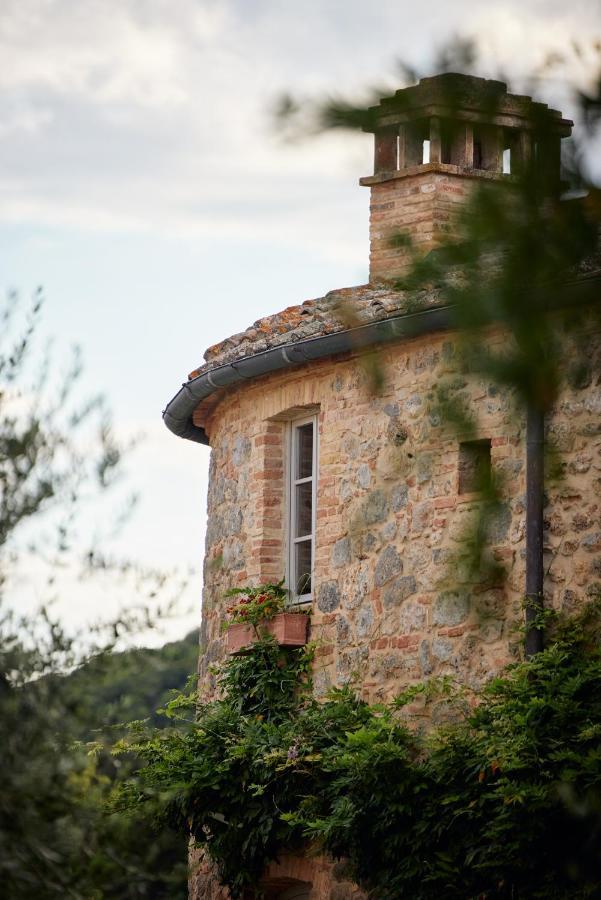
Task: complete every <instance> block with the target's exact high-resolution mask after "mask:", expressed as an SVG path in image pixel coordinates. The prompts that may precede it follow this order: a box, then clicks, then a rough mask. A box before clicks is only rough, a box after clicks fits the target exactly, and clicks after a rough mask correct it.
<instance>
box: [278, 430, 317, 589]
mask: <svg viewBox="0 0 601 900" xmlns="http://www.w3.org/2000/svg"><path fill="white" fill-rule="evenodd" d="M309 424H311V425H312V426H313V448H312V456H311V475H309V476H307V477H305V478H296V477H295V473H296V472H297V471H298V469H297V460H298V441H297V440H296V431H297V429H298V428H301V427H302V426H303V425H309ZM318 447H319V428H318V414H317V413H310V414H309V415H305V416H299V417H298V418H296V419H291V420H290V421H289V422H288V429H287V451H288V452H287V454H286V458H287V467H286V547H287V552H286V585H287V587H288V591H289V603H290V605H291V606H306V605H309V604H311V603H312V602H313V589H314V577H315V530H316V524H317V478H318V472H317V462H318ZM309 481H310V482H311V488H312V489H311V591H310V592H308V593H306V594H297V593H296V590H295V589H294V586H295V584H296V581H297V578H296V560H295V554H294V551H295V547H296V544H298V543H301V542H302V538H303V537H305V539H306V535H304V536H301V537H296V536H295V519H296V487H297V485H299V484H303V483H307V482H309Z"/></svg>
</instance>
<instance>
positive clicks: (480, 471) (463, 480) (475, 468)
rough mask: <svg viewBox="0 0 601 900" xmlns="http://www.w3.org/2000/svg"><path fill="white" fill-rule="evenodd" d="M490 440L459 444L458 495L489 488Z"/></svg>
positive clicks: (484, 439) (490, 471) (490, 473)
mask: <svg viewBox="0 0 601 900" xmlns="http://www.w3.org/2000/svg"><path fill="white" fill-rule="evenodd" d="M490 447H491V441H490V438H483V439H481V440H478V441H463V442H462V443H461V444H459V473H458V474H459V493H460V494H473V493H476V492H478V491H484V490H486V489H487V488H488V487H490V482H491V476H492V468H491V461H490Z"/></svg>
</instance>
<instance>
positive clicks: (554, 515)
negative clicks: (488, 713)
mask: <svg viewBox="0 0 601 900" xmlns="http://www.w3.org/2000/svg"><path fill="white" fill-rule="evenodd" d="M452 77H453V78H455V81H454V82H452V86H453V88H454V90H459V92H460V97H461V98H462V99H461V102H455V103H454V104H453V107H452V110H451V109H450V107H449V84H450V82H449V76H440V77H439V78H433V79H424V80H422V82H420V84H419V85H417V86H416V87H414V88H410V89H407V91H406V92H400V94H397V95H395V97H393V98H387V99H384V100H383V101H382V102H381V104H380V107H379V108H378V109H379V110H380V117H379V120H378V121H379V127H378V129H377V130H376V138H375V143H376V153H375V174H374V175H373V176H369V177H368V178H365V179H362V181H363V183H365V184H367V185H368V186H369V187H370V190H371V193H372V207H371V225H370V234H371V269H370V284H369V285H365V286H362V287H359V288H350V289H345V290H342V291H335V292H332V293H330V294H328V295H326V296H325V297H323V298H320V299H317V300H311V301H307V302H306V303H303V304H302V305H300V306H298V307H292V308H290V309H287V310H284V311H283V312H282V313H279V314H277V315H275V316H270V317H267V318H264V319H260V320H258V321H257V322H255V324H254V325H253V326H252V327H251V328H249V329H248V330H247V331H245V332H243V333H241V334H238V335H234V336H233V337H231V338H228V339H227V340H225V341H223V342H222V343H221V344H219V345H217V346H215V347H212V348H210V349H209V350H208V351H207V353H206V356H205V364H204V365H203V366H202V367H200V368H199V369H196V370H195V371H194V372H192V373H191V376H190V378H191V379H192V380H194V379H199V378H201V377H203V376H204V375H206V374H207V373H209V374H210V373H211V372H216V370H217V369H219V367H223V366H226V367H227V366H228V365H229V366H230V367H231V370H232V371H233V372H234V373H235V366H236V363H238V362H239V361H241V360H248V359H252V358H253V357H258V355H259V354H262V353H264V352H265V351H269V350H270V349H272V348H275V347H283V348H286V347H290V346H293V345H295V344H298V343H299V342H302V341H303V340H306V339H308V338H314V337H319V336H322V335H328V334H336V333H341V332H344V330H345V329H347V328H348V327H349V321H352V323H353V325H354V326H355V327H357V326H362V325H364V326H366V327H367V326H369V325H370V323H374V322H385V321H387V320H392V319H394V318H395V317H399V316H402V315H403V313H404V312H406V311H408V310H410V309H411V310H415V309H416V308H419V309H426V310H435V309H437V308H438V307H439V306H440V305H441V302H442V300H441V296H440V292H439V291H438V290H437V288H436V287H435V286H432V285H429V286H424V288H423V289H422V290H418V291H414V292H413V293H412V294H411V295H408V294H406V293H403V292H401V291H396V290H393V289H392V288H391V286H390V285H389V284H387V282H386V279H387V278H391V277H394V276H396V275H398V274H399V273H400V272H402V271H403V267H404V266H405V265H406V259H405V257H404V256H403V252H402V251H398V250H397V251H393V250H392V249H391V248H390V243H389V237H390V234H391V233H392V232H393V231H394V230H395V229H397V230H398V229H403V230H405V231H409V232H410V233H411V234H412V236H413V238H414V239H415V240H416V242H417V243H418V244H419V243H420V242H421V243H422V244H423V250H424V252H426V251H427V250H428V249H430V247H432V246H434V245H435V244H436V242H437V241H438V240H440V238H441V237H442V236H443V235H444V234H448V233H453V215H454V213H453V210H454V209H455V208H458V207H459V206H460V205H461V203H462V199H463V198H464V196H466V194H467V193H468V192H469V191H470V190H471V188H472V186H473V184H475V183H478V182H479V181H482V180H488V181H490V182H493V183H495V184H496V185H498V186H499V187H502V185H503V183H504V181H505V182H507V186H508V189H510V184H511V177H512V176H511V174H507V173H504V172H503V156H504V151H505V150H510V151H511V154H512V156H511V158H512V165H515V166H516V167H518V166H519V165H520V162H522V163H523V161H524V160H525V159H527V158H528V154H529V153H531V152H532V145H533V140H534V136H533V132H532V121H533V118H534V113H535V112H537V111H538V112H540V107H541V105H540V104H533V102H532V101H531V100H530V99H529V98H525V97H517V96H514V95H511V94H508V93H507V91H506V88H505V86H504V85H502V84H500V83H499V82H484V80H483V79H471V78H465V76H452ZM457 79H458V80H457ZM491 91H492V92H493V93H494V94H495V96H496V100H497V102H496V104H495V107H494V108H495V113H494V115H492V114H491V113H490V106H489V105H488V106H487V104H486V103H485V99H486V98H487V97H488V96H489V95H490V92H491ZM401 95H402V96H401ZM445 103H446V104H447V105H446V106H445ZM545 109H546V107H545ZM548 112H549V116H550V121H551V123H552V128H551V129H550V130H549V134H548V136H547V138H548V139H547V142H546V144H545V145H544V146H541V147H539V148H538V151H537V152H538V153H539V156H540V159H541V164H546V165H549V166H550V167H552V166H553V165H555V164H556V165H557V176H558V174H559V168H558V166H559V156H558V152H559V141H560V138H561V137H562V136H565V135H566V134H568V133H569V130H570V126H571V123H569V122H566V120H564V119H562V118H561V115H560V114H559V113H556V112H555V111H548ZM451 126H452V127H451ZM425 141H427V142H428V144H429V148H428V152H429V159H428V160H427V161H424V159H425V150H424V142H425ZM516 171H517V168H516ZM595 265H596V268H595ZM581 275H582V277H585V276H586V278H587V279H589V280H590V279H591V278H595V277H597V278H599V277H601V265H598V264H594V265H592V266H591V267H589V270H588V271H587V272H586V273H584V272H583V273H581ZM505 339H506V338H505V335H504V333H503V331H502V330H501V329H496V330H495V329H491V331H490V333H489V336H488V340H489V342H490V344H491V346H497V347H500V346H502V345H503V342H504V341H505ZM588 347H589V359H590V363H591V365H590V369H587V370H586V371H583V372H582V373H580V375H579V377H578V379H576V380H573V381H572V382H571V383H568V384H567V385H566V387H565V388H564V390H563V392H562V394H561V396H560V397H559V399H558V401H557V403H556V404H555V407H554V409H553V410H552V412H551V413H550V415H548V417H547V423H546V427H547V437H548V439H549V441H550V442H552V443H553V445H554V446H555V447H556V448H557V450H558V451H559V455H560V456H559V458H560V461H561V478H557V479H555V480H550V481H549V482H548V485H547V497H546V506H545V540H544V552H545V573H546V576H545V602H546V603H548V604H550V605H552V606H553V607H554V608H557V609H566V610H572V609H574V608H575V607H577V606H578V604H580V603H582V602H583V601H584V600H585V599H586V596H587V593H588V592H589V591H590V590H591V589H592V587H594V586H595V585H596V586H599V585H601V385H600V384H599V383H598V382H597V381H596V380H595V378H594V377H593V375H592V373H593V372H594V371H599V369H600V366H599V363H601V336H600V335H599V334H598V333H595V332H591V333H590V334H589V335H588ZM378 364H379V366H380V368H381V372H382V374H383V384H382V387H381V389H380V390H379V391H378V392H374V391H373V389H372V387H371V376H370V368H369V366H368V365H366V361H365V355H364V354H363V353H362V352H358V351H353V350H352V349H351V350H347V351H346V352H344V353H338V354H336V355H331V356H328V357H325V358H319V359H315V360H314V361H307V362H305V363H304V365H296V366H289V367H286V368H284V369H281V370H280V371H275V372H272V373H271V374H268V373H266V374H263V375H261V376H259V377H255V378H245V379H244V380H241V379H238V380H237V382H236V381H234V379H233V376H232V384H231V385H230V386H228V387H221V388H218V387H215V390H214V391H213V392H212V393H211V394H210V396H208V397H207V398H205V399H204V400H203V401H202V402H201V403H199V404H198V406H197V407H196V409H195V410H194V413H193V421H194V424H195V425H196V426H198V427H202V428H203V429H204V432H205V433H206V435H207V436H208V439H209V441H210V445H211V463H210V473H209V495H208V528H207V537H206V555H205V569H204V593H203V606H202V656H201V664H200V673H201V685H202V688H203V690H205V691H209V692H210V691H211V689H212V682H211V675H210V664H211V663H214V662H215V661H217V660H220V659H222V658H223V656H224V652H225V649H224V638H223V632H222V624H223V621H224V617H225V601H224V599H223V595H224V592H225V591H226V590H227V589H228V588H231V587H233V586H239V585H244V584H247V583H255V584H258V583H261V582H264V581H273V580H278V579H279V578H281V577H282V576H283V575H284V574H285V573H286V566H287V542H288V537H289V535H288V532H287V529H288V516H287V509H286V504H287V499H286V494H287V492H286V477H287V475H286V472H287V466H288V458H287V454H288V449H287V442H286V432H287V427H288V423H289V421H290V420H292V419H294V418H297V417H298V416H299V415H301V414H308V413H311V414H314V415H315V416H316V417H317V423H318V431H319V445H318V458H317V508H316V528H315V554H314V571H313V590H312V603H311V610H310V612H311V638H312V640H315V641H316V642H317V651H316V659H315V671H314V684H315V691H316V692H317V694H318V695H323V694H325V693H326V692H327V691H328V689H329V688H330V687H332V686H334V685H342V684H347V683H351V684H353V685H354V686H355V687H356V689H357V691H359V692H360V693H361V695H362V696H363V697H364V698H366V699H368V700H372V701H375V700H380V699H385V698H389V697H391V696H392V695H394V694H395V693H397V692H398V691H399V689H401V688H402V687H404V686H406V685H409V684H411V683H414V682H417V681H420V680H422V679H424V678H427V677H429V676H432V675H451V676H453V677H454V678H455V679H457V680H458V681H460V682H462V683H464V684H465V685H466V686H468V687H471V688H476V689H477V688H479V687H480V686H481V685H482V684H483V683H484V682H485V681H486V680H487V679H489V678H490V677H491V676H492V675H493V674H495V673H497V672H498V671H499V670H500V669H501V668H502V667H504V666H505V665H506V664H507V663H509V662H511V661H512V660H514V659H516V657H517V655H518V653H519V652H520V651H519V643H520V636H519V635H518V633H517V628H518V626H519V625H520V624H521V622H522V617H523V610H522V598H523V594H524V565H525V563H524V550H525V421H524V417H523V415H522V414H518V413H517V412H516V405H515V402H514V400H515V398H514V397H513V396H512V394H511V392H510V391H508V390H503V389H500V388H498V387H497V386H495V385H492V384H490V383H486V382H485V381H483V380H482V379H480V378H477V377H473V376H469V375H466V373H465V372H464V371H463V369H462V366H461V363H460V360H459V356H458V352H457V335H456V334H455V333H453V332H452V331H449V330H446V331H445V330H438V331H437V332H435V333H430V334H424V335H421V336H415V337H407V336H405V337H404V338H399V340H398V341H395V342H392V343H388V344H386V345H385V346H382V347H380V348H379V349H378ZM228 371H230V370H228ZM443 382H444V383H445V384H446V385H447V386H448V388H449V390H450V391H451V393H452V395H453V396H454V397H455V398H457V399H459V400H461V401H462V402H464V403H465V404H467V405H468V407H469V408H471V409H473V410H475V411H476V412H477V417H478V434H477V435H476V436H475V438H476V439H477V440H476V441H475V442H474V444H473V446H472V447H467V448H466V447H465V446H462V442H461V440H459V439H458V436H457V434H456V433H455V431H454V430H453V428H452V427H451V426H450V425H449V424H448V423H447V422H446V421H445V420H444V418H443V417H441V415H440V413H439V411H438V409H437V404H436V388H437V386H438V385H440V384H441V383H443ZM470 453H471V454H472V455H471V456H470ZM466 454H467V455H466ZM483 464H486V465H490V469H491V472H492V473H493V474H494V476H495V477H496V478H497V479H498V480H500V481H501V483H502V485H503V488H502V492H503V493H502V503H501V505H500V508H499V509H498V511H497V513H496V515H495V516H494V518H493V519H492V520H491V521H490V522H489V523H488V524H487V535H486V538H487V544H488V548H489V554H490V559H491V561H493V562H494V563H497V564H498V565H500V566H502V567H503V569H504V571H505V578H504V579H498V580H497V581H493V582H491V581H490V580H484V581H483V580H482V577H481V576H480V575H478V574H474V573H473V572H472V571H471V569H470V567H469V565H468V559H467V555H466V551H465V536H466V534H467V533H468V530H469V527H470V524H472V523H473V522H474V517H475V516H476V515H477V512H478V508H479V505H480V504H481V502H482V499H481V495H480V493H479V492H478V490H476V487H477V485H476V483H475V482H474V472H475V471H477V470H478V468H479V467H481V466H482V465H483ZM411 713H412V715H413V716H414V717H416V718H417V719H418V720H419V718H420V716H421V717H423V721H424V723H427V722H434V723H436V722H440V721H443V720H445V718H447V717H448V716H449V715H450V714H452V710H449V707H448V704H447V703H446V702H445V701H440V702H438V703H434V704H433V705H430V706H427V707H426V706H424V707H421V706H420V705H419V703H418V704H416V705H414V707H412V708H411ZM193 863H194V864H193V877H192V880H191V884H190V891H191V894H190V896H191V898H192V900H208V898H215V900H217V898H225V897H227V892H225V891H224V890H223V889H222V888H220V887H219V886H218V885H217V883H216V881H215V878H214V876H213V874H212V873H211V870H210V867H208V866H207V865H206V862H205V861H203V860H202V859H199V858H197V857H196V856H194V857H193ZM343 870H344V867H343V866H342V867H341V866H340V865H335V864H334V863H333V861H331V860H327V859H324V858H319V857H313V856H308V857H307V858H306V859H305V858H292V857H287V856H285V857H282V859H281V860H279V861H278V862H276V863H274V864H273V865H272V866H271V867H270V869H269V871H267V872H266V873H265V879H264V888H265V890H266V891H267V896H269V897H272V898H276V897H280V898H286V897H292V896H296V897H299V898H301V897H306V898H311V900H342V898H352V897H356V898H359V897H362V896H363V895H362V894H361V892H360V891H359V890H358V889H357V888H356V887H355V886H353V885H352V884H351V883H350V882H348V881H347V880H346V876H345V874H344V871H343ZM294 890H296V893H294Z"/></svg>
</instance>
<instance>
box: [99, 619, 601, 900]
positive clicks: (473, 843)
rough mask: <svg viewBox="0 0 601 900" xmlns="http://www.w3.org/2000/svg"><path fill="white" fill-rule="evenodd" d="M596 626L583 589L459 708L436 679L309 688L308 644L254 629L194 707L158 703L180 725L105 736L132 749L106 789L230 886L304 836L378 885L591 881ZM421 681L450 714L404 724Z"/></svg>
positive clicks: (513, 887)
mask: <svg viewBox="0 0 601 900" xmlns="http://www.w3.org/2000/svg"><path fill="white" fill-rule="evenodd" d="M600 637H601V606H600V604H599V603H598V602H594V603H592V604H591V605H590V606H589V607H588V608H587V609H586V610H585V612H584V613H582V614H580V615H579V617H577V618H574V619H571V620H566V621H563V622H559V621H558V622H557V623H556V625H555V633H554V635H553V639H552V640H550V641H549V646H548V648H547V649H546V650H545V651H544V652H542V653H541V654H539V655H538V656H536V657H535V658H533V659H532V660H530V661H528V662H525V663H520V664H517V665H515V666H513V667H511V668H510V669H508V670H507V671H506V672H505V673H504V674H503V676H502V677H499V678H496V679H495V680H493V681H492V682H491V683H490V684H489V685H488V686H487V687H486V688H485V690H484V691H483V692H482V694H481V696H480V697H479V700H478V704H477V706H476V707H475V708H474V707H473V706H472V707H471V711H470V705H469V704H466V703H465V701H464V700H463V701H462V698H461V696H460V695H459V694H458V693H457V692H455V691H454V690H453V689H452V687H451V686H450V684H449V682H447V681H444V680H443V681H442V682H440V681H439V682H436V681H432V682H430V683H427V684H426V685H423V686H421V687H418V688H411V689H409V690H408V691H406V692H405V693H404V694H402V695H400V696H399V697H398V698H396V700H395V701H393V702H391V703H388V704H381V705H371V706H370V705H368V704H366V703H365V702H363V701H361V700H360V699H358V698H357V697H356V696H355V695H354V694H353V692H352V691H351V689H350V688H345V689H343V690H336V691H334V692H332V693H331V694H330V696H329V697H328V698H327V699H326V700H325V701H324V702H318V701H316V700H315V699H314V698H313V697H312V696H311V692H310V675H309V673H310V668H311V651H310V650H306V649H302V650H283V649H281V648H278V647H277V645H275V643H273V642H270V641H263V642H261V643H258V644H256V645H254V646H253V647H252V649H251V650H250V651H249V652H248V653H246V654H245V655H242V656H237V657H233V658H230V659H229V660H228V661H227V662H226V663H225V664H224V666H223V667H222V668H221V670H220V673H219V675H218V682H219V687H220V698H219V699H217V700H213V701H211V702H208V703H202V704H200V706H199V707H198V712H197V715H194V708H195V705H196V703H197V698H196V697H195V696H194V695H188V696H186V695H179V696H178V697H176V699H175V700H174V701H173V702H172V703H171V704H170V710H169V711H170V714H171V715H172V716H177V717H179V718H181V717H185V716H186V714H189V716H190V721H189V723H188V728H187V730H185V731H183V732H182V731H181V730H178V731H175V730H173V731H159V730H154V731H152V730H147V729H146V728H145V726H143V725H138V726H137V728H135V729H134V731H133V732H132V735H131V737H130V739H129V741H128V742H127V743H125V744H121V745H120V746H119V747H118V748H117V750H118V751H119V750H123V749H133V750H134V751H135V752H136V753H137V754H139V755H140V756H141V757H142V758H143V759H144V761H145V766H144V768H142V769H141V770H140V771H139V773H138V775H137V777H136V778H135V779H132V780H130V781H129V782H128V783H127V785H125V786H124V787H122V788H121V790H120V792H119V795H118V796H117V797H116V798H115V804H116V805H117V806H118V807H120V808H130V809H137V808H139V807H140V805H145V804H146V805H148V806H149V807H153V808H154V810H155V812H156V815H157V818H158V822H159V823H161V822H165V821H166V822H169V823H170V824H171V825H174V826H175V827H177V828H179V829H181V830H182V831H183V832H186V833H188V832H191V833H192V835H193V837H194V838H195V840H196V841H197V843H198V845H200V846H201V847H203V848H204V849H205V850H206V852H207V853H208V855H209V857H210V858H211V859H212V860H213V861H214V863H215V864H216V866H217V869H218V872H219V875H220V877H221V879H222V881H223V883H224V884H226V885H228V886H229V887H230V890H231V892H232V895H233V897H240V896H242V895H243V892H244V891H250V892H251V895H252V893H253V892H255V891H256V893H257V896H260V890H259V887H258V884H259V880H260V877H261V873H262V872H263V870H264V867H265V865H266V863H267V862H268V861H269V860H271V859H274V858H276V857H277V855H278V852H280V851H282V850H289V851H290V850H291V851H296V852H303V851H307V849H308V848H309V847H310V848H311V852H313V851H315V850H326V851H328V852H330V853H331V854H333V855H334V856H335V857H341V858H345V859H347V860H348V863H349V867H350V871H351V872H352V874H353V877H354V879H355V880H356V881H357V882H358V883H360V884H361V885H362V886H363V887H365V888H366V889H367V890H370V891H372V892H373V893H372V896H373V897H377V898H378V900H393V898H394V900H396V898H403V897H406V898H412V900H427V898H436V900H439V898H440V897H445V898H458V900H459V898H461V900H466V898H476V897H483V898H505V897H507V898H545V900H548V898H579V897H593V896H600V895H601V867H600V866H599V861H600V851H601V644H600V641H599V638H600ZM418 692H421V693H423V694H424V695H425V698H426V701H428V700H430V702H432V700H433V702H436V703H439V704H440V703H445V704H446V705H448V707H449V708H453V709H455V713H456V714H455V717H454V719H453V721H450V722H447V723H446V724H445V725H442V726H439V727H438V728H437V729H436V730H434V731H432V732H429V733H428V734H425V735H421V734H419V733H417V732H416V729H412V728H410V727H408V725H407V724H406V722H407V718H406V716H404V714H403V713H404V708H405V707H407V705H408V704H410V703H411V702H412V701H413V700H414V699H415V696H416V693H418ZM461 710H462V711H461ZM458 711H461V712H458Z"/></svg>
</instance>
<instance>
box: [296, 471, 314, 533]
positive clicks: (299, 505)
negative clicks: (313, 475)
mask: <svg viewBox="0 0 601 900" xmlns="http://www.w3.org/2000/svg"><path fill="white" fill-rule="evenodd" d="M294 490H295V507H296V521H295V523H294V535H293V537H304V536H305V535H307V534H311V531H312V525H313V482H312V481H304V482H303V483H302V484H297V485H296V486H295V488H294Z"/></svg>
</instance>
